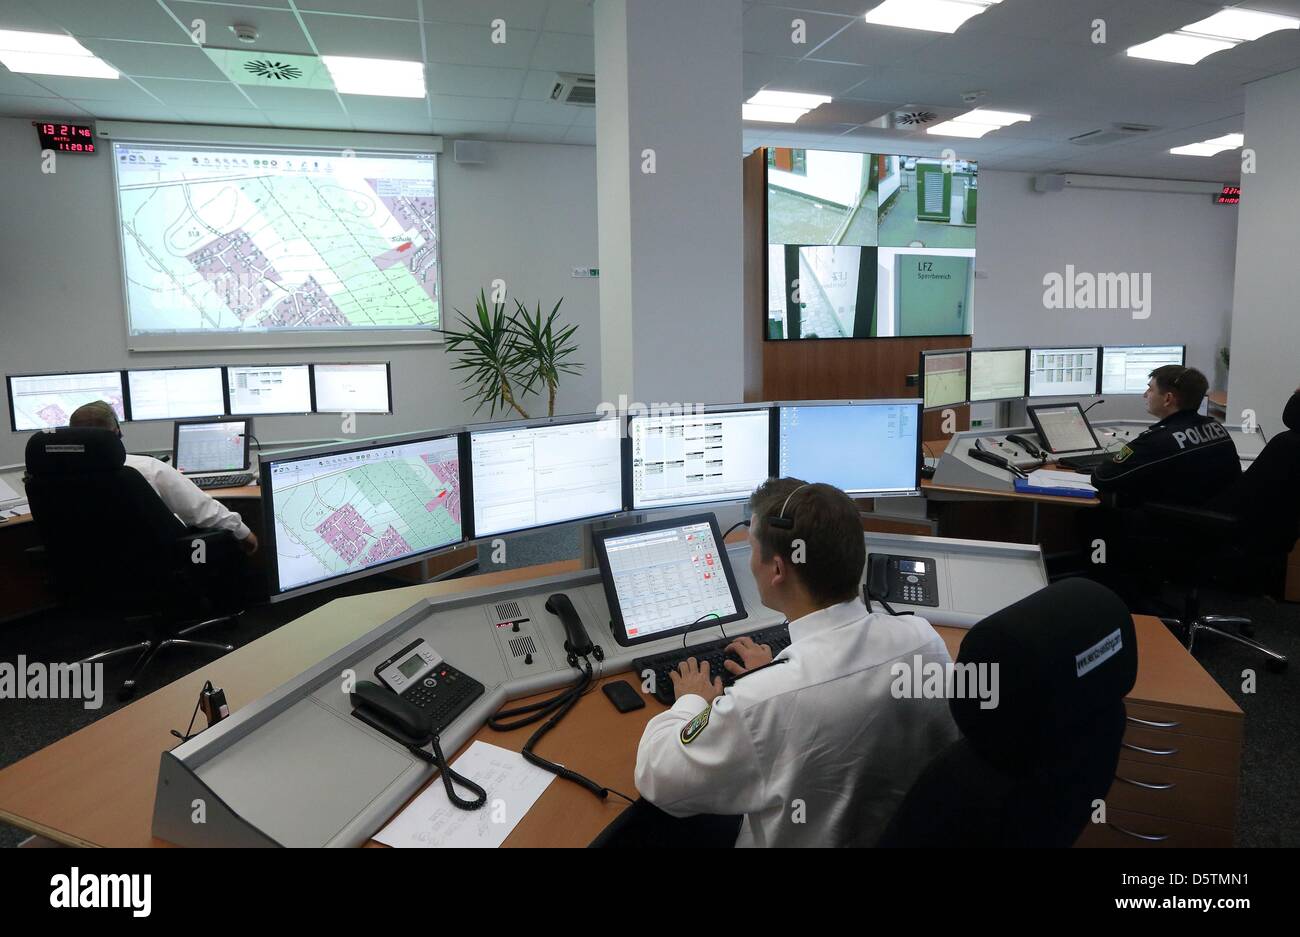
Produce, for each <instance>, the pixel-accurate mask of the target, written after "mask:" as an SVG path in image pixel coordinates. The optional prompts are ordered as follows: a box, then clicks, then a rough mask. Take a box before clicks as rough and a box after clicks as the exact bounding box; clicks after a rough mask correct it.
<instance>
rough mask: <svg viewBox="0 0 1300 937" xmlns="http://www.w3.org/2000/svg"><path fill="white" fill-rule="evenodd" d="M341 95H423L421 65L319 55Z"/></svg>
mask: <svg viewBox="0 0 1300 937" xmlns="http://www.w3.org/2000/svg"><path fill="white" fill-rule="evenodd" d="M321 61H322V62H324V63H325V67H326V68H327V69H329V73H330V78H332V79H333V80H334V87H335V88H336V89H338V92H339V93H340V94H373V95H379V96H383V97H391V98H422V97H424V65H423V64H421V63H420V62H399V61H395V60H393V59H364V58H356V57H354V56H350V55H322V56H321Z"/></svg>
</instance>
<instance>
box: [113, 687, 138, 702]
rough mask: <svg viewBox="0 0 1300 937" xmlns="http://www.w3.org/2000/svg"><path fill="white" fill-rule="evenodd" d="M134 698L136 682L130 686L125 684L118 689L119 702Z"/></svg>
mask: <svg viewBox="0 0 1300 937" xmlns="http://www.w3.org/2000/svg"><path fill="white" fill-rule="evenodd" d="M134 698H135V685H134V684H131V685H130V686H123V687H122V688H121V689H120V690H118V691H117V701H118V702H119V703H125V702H128V701H130V700H132V699H134Z"/></svg>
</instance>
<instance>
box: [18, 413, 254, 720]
mask: <svg viewBox="0 0 1300 937" xmlns="http://www.w3.org/2000/svg"><path fill="white" fill-rule="evenodd" d="M26 456H27V475H26V477H25V479H24V483H25V485H26V489H27V498H28V501H29V503H30V504H31V509H32V518H33V520H34V522H35V524H36V528H37V530H38V531H39V533H40V537H41V540H42V543H43V547H44V550H43V553H44V558H45V560H46V561H47V564H48V569H49V573H50V575H51V577H52V580H53V585H54V587H55V590H56V592H57V594H58V595H59V597H60V599H61V600H62V601H63V602H64V604H66V605H68V606H70V607H72V608H75V609H78V610H81V611H85V612H88V613H91V614H93V615H102V614H105V613H107V614H109V615H111V616H112V617H113V618H115V619H117V620H119V621H122V622H124V623H125V622H131V623H140V624H143V625H144V626H145V627H146V628H147V629H148V631H149V632H150V636H149V637H147V638H142V639H141V640H138V641H136V642H134V643H131V644H126V645H123V646H121V647H114V648H111V649H109V650H104V651H99V652H98V653H95V654H91V655H90V656H89V657H86V658H83V659H82V660H81V661H78V663H94V662H98V661H106V660H109V659H111V658H114V657H118V656H120V655H123V654H131V653H135V654H138V655H139V657H138V659H137V660H136V662H135V666H134V667H132V669H131V673H130V675H129V676H128V677H127V679H126V681H125V682H124V683H123V684H122V687H121V689H120V690H119V691H118V698H119V699H122V700H125V699H129V698H130V697H131V696H133V695H134V693H135V689H136V686H137V683H138V681H139V679H140V677H141V675H142V674H143V672H144V670H145V668H146V667H148V665H149V664H150V662H151V661H152V660H153V659H154V657H155V656H156V655H157V654H158V652H159V651H162V650H164V649H166V648H170V647H197V648H207V649H209V650H214V651H219V652H221V653H226V652H229V651H232V650H234V647H233V646H232V645H230V644H225V643H219V642H215V641H200V640H196V639H193V638H191V637H189V635H192V634H194V633H195V632H197V631H200V630H202V629H205V628H208V627H211V626H213V625H217V624H222V623H226V622H234V621H235V620H237V619H238V617H239V615H241V614H242V609H226V610H224V611H221V612H220V613H219V614H215V615H214V616H213V617H210V618H205V619H203V620H196V618H195V616H194V612H195V610H196V604H202V601H203V599H205V598H206V599H207V600H208V604H209V605H210V606H211V607H212V608H213V609H219V608H221V604H222V602H221V600H222V596H223V594H224V595H229V593H230V588H229V582H230V580H229V579H227V578H225V576H226V573H227V571H229V570H231V569H233V568H234V566H233V564H235V563H237V562H239V560H240V557H239V548H238V546H237V544H236V542H235V539H234V537H233V535H232V534H231V533H230V532H229V531H215V530H189V529H187V528H186V527H185V525H184V524H182V523H181V522H180V521H179V520H177V518H176V516H175V515H174V514H172V513H171V511H169V510H168V509H167V506H166V505H165V504H164V503H163V501H162V499H161V498H159V497H158V494H157V493H156V492H155V491H154V490H153V488H152V487H150V485H149V483H148V482H147V481H145V479H144V477H143V476H142V475H141V474H140V473H139V472H137V471H135V470H134V469H132V468H129V467H127V466H126V465H125V459H126V451H125V450H124V449H123V448H122V441H121V440H120V439H119V438H118V437H117V435H116V434H115V433H113V432H111V431H109V430H104V429H59V430H55V431H54V432H42V433H37V434H35V435H34V436H32V438H31V439H29V440H28V441H27V452H26ZM199 540H201V541H203V543H204V547H203V548H202V549H203V550H204V551H205V552H206V557H205V562H203V563H196V562H194V561H193V557H194V556H195V555H196V553H197V551H198V550H199V548H198V547H197V546H196V544H195V541H199ZM196 600H197V603H196ZM178 619H179V620H180V621H182V622H187V624H186V625H185V626H184V627H181V628H179V629H176V628H175V624H174V623H175V622H176V621H177V620H178ZM169 623H170V625H171V626H170V628H169Z"/></svg>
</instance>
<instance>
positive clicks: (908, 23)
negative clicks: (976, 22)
mask: <svg viewBox="0 0 1300 937" xmlns="http://www.w3.org/2000/svg"><path fill="white" fill-rule="evenodd" d="M1001 2H1002V0H885V2H884V3H882V4H880V6H878V7H876V8H875V9H873V10H868V11H867V14H866V17H865V19H866V21H867V22H868V23H874V24H875V25H877V26H898V27H900V28H902V29H924V30H926V31H928V32H933V33H955V32H956V31H957V30H958V29H960V28H961V25H962V24H963V23H965V22H966V21H967V20H968V19H970V18H971V17H972V16H978V15H979V14H981V13H983V12H984V11H985V10H987V9H988V8H989V7H991V6H993V5H994V4H997V3H1001Z"/></svg>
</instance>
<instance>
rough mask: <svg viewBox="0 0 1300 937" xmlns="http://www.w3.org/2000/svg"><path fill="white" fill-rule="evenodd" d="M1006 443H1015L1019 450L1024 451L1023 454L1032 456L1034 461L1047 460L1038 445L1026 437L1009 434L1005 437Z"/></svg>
mask: <svg viewBox="0 0 1300 937" xmlns="http://www.w3.org/2000/svg"><path fill="white" fill-rule="evenodd" d="M1007 442H1009V443H1015V444H1016V445H1017V446H1019V447H1020V448H1021V449H1023V450H1025V452H1027V453H1029V455H1031V456H1033V457H1034V458H1035V459H1046V458H1047V453H1046V452H1044V451H1043V450H1042V448H1041V447H1040V446H1039V445H1038V443H1036V442H1034V441H1033V440H1032V439H1030V438H1029V437H1028V436H1023V435H1021V434H1020V433H1011V434H1010V435H1009V436H1007Z"/></svg>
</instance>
